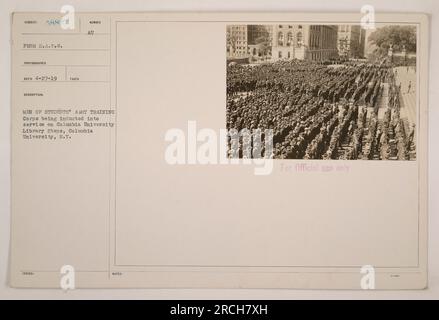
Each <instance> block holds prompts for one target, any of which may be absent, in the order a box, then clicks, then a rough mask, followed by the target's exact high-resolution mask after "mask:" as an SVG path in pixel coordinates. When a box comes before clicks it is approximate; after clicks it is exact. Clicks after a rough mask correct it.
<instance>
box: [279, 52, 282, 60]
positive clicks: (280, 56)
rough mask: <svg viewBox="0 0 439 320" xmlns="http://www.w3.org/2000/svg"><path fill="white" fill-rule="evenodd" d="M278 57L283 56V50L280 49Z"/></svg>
mask: <svg viewBox="0 0 439 320" xmlns="http://www.w3.org/2000/svg"><path fill="white" fill-rule="evenodd" d="M278 57H279V59H281V58H282V51H279V53H278Z"/></svg>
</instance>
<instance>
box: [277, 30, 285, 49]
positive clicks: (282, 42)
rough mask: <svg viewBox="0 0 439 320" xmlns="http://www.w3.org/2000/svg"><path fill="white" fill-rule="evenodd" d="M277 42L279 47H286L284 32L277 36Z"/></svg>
mask: <svg viewBox="0 0 439 320" xmlns="http://www.w3.org/2000/svg"><path fill="white" fill-rule="evenodd" d="M277 42H278V45H279V46H283V45H284V34H283V33H282V32H279V33H278V35H277Z"/></svg>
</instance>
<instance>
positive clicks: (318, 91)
mask: <svg viewBox="0 0 439 320" xmlns="http://www.w3.org/2000/svg"><path fill="white" fill-rule="evenodd" d="M384 84H386V85H387V92H388V100H387V99H386V105H385V106H383V102H382V101H380V100H383V99H382V94H383V91H384ZM400 90H401V88H400V86H397V85H396V83H395V78H394V74H393V68H392V67H391V66H388V65H372V64H366V63H358V64H352V63H350V64H346V65H337V66H328V65H324V64H318V63H312V62H308V61H297V60H294V61H280V62H276V63H271V64H261V65H254V66H253V65H239V64H238V65H234V64H231V65H229V66H228V67H227V128H228V129H237V130H242V129H249V130H253V129H261V130H262V131H263V130H264V129H272V130H273V134H274V138H273V145H274V150H273V156H274V158H277V159H385V160H389V159H393V160H409V159H411V157H412V154H413V152H411V151H412V150H413V148H414V126H412V127H411V128H410V130H407V129H406V127H407V126H406V125H404V122H403V119H401V118H400V101H399V93H400ZM383 107H384V108H385V112H384V116H381V117H380V118H379V117H378V114H379V109H380V108H383ZM407 131H409V132H407Z"/></svg>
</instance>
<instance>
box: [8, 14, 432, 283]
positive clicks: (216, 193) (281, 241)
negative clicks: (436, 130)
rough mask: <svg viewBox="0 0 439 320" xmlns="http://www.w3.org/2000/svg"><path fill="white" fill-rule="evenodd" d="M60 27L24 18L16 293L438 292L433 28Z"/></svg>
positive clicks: (15, 164)
mask: <svg viewBox="0 0 439 320" xmlns="http://www.w3.org/2000/svg"><path fill="white" fill-rule="evenodd" d="M62 17H63V15H61V14H56V13H15V14H13V16H12V30H13V33H12V57H13V67H12V245H11V272H10V274H11V276H10V280H11V281H10V282H11V285H12V286H14V287H59V286H60V283H62V279H63V276H65V275H66V274H67V273H68V272H67V273H66V270H70V272H73V270H74V275H75V277H74V279H75V285H76V287H85V288H88V287H90V288H92V287H114V288H119V287H212V288H219V287H236V288H331V289H338V288H353V289H360V288H362V283H364V281H363V282H362V279H364V276H367V275H370V274H373V275H374V278H375V280H374V283H375V288H377V289H421V288H425V287H426V285H427V269H426V268H427V207H426V203H427V199H426V197H427V189H426V187H427V181H426V179H427V171H426V170H427V160H426V159H427V132H428V130H427V118H426V117H427V100H426V96H427V95H426V92H427V91H426V90H427V78H428V70H427V65H428V55H427V50H428V43H427V41H428V32H427V30H428V20H427V18H426V16H423V15H412V14H409V15H398V14H384V15H377V16H376V26H375V30H380V29H381V30H383V29H385V28H388V30H399V31H398V32H402V33H403V32H413V35H414V38H413V37H412V38H411V41H412V43H411V42H410V41H408V40H407V41H400V42H397V41H394V42H392V43H391V45H390V46H389V47H386V46H385V44H383V45H382V47H379V46H378V47H377V46H376V47H375V48H373V47H371V45H370V44H369V43H370V40H371V39H373V38H374V36H372V33H373V31H374V30H366V29H365V28H363V26H361V25H360V22H361V18H362V17H361V16H360V15H359V14H311V13H307V14H298V13H269V14H268V13H248V14H247V13H202V14H201V13H76V14H75V15H74V16H73V17H70V18H71V19H70V20H68V21H67V22H66V20H63V19H62ZM72 24H74V25H72ZM395 27H396V28H395ZM392 28H393V29H392ZM394 32H397V31H394ZM407 39H408V38H407ZM375 41H379V39H378V40H375ZM378 44H379V43H378ZM380 49H381V50H386V51H385V54H386V55H387V57H384V58H383V57H382V56H380V53H381V54H382V52H381V51H380ZM373 54H375V57H374V56H373ZM367 57H368V58H367ZM233 129H236V130H237V131H239V134H243V133H245V132H244V131H242V130H243V129H248V130H250V131H251V132H252V133H253V134H256V133H257V132H258V131H257V129H259V130H260V131H261V132H263V134H262V135H261V136H260V137H259V138H260V140H259V142H258V143H256V142H257V140H252V141H253V142H252V144H250V147H252V148H253V150H250V153H249V154H246V151H247V149H245V142H246V137H245V136H240V138H238V140H236V141H237V143H238V144H239V145H241V147H240V149H238V150H237V152H236V153H234V151H235V149H234V145H233V134H231V135H230V136H229V138H230V140H229V139H227V136H226V137H225V138H224V136H223V134H222V133H223V132H225V131H226V130H233ZM254 130H256V131H254ZM270 130H271V131H270ZM229 133H230V131H229ZM254 137H256V135H253V136H250V139H252V138H254ZM269 137H272V140H271V142H272V143H271V144H270V143H267V141H268V142H270V141H269V140H270V139H268V138H269ZM223 138H224V139H223ZM255 141H256V142H255ZM258 146H259V147H260V148H259V149H258V148H257V147H258ZM256 149H258V150H259V151H260V154H261V156H262V157H264V158H263V159H258V158H257V157H256V156H255V154H256V153H255V150H256ZM258 150H256V151H258ZM224 155H225V156H224ZM248 155H250V156H249V157H246V156H248ZM270 155H271V156H270ZM234 156H236V157H235V158H234ZM244 158H248V159H244ZM362 270H363V273H362ZM371 272H372V273H371Z"/></svg>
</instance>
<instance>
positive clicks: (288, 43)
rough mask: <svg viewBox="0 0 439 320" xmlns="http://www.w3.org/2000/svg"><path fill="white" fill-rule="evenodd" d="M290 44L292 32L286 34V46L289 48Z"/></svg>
mask: <svg viewBox="0 0 439 320" xmlns="http://www.w3.org/2000/svg"><path fill="white" fill-rule="evenodd" d="M292 43H293V33H292V32H288V36H287V46H291V44H292Z"/></svg>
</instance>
